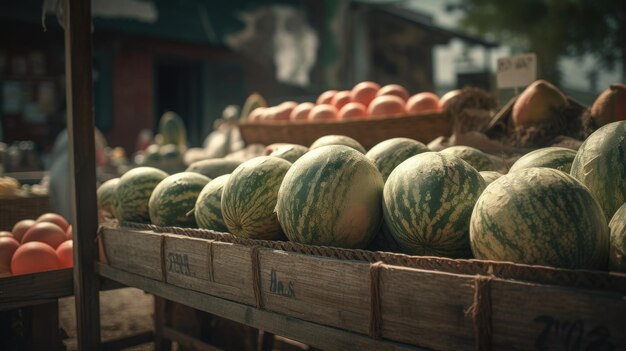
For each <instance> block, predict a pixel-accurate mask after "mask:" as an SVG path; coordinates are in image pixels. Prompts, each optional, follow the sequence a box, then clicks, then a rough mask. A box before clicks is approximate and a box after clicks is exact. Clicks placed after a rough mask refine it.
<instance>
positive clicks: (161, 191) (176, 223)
mask: <svg viewBox="0 0 626 351" xmlns="http://www.w3.org/2000/svg"><path fill="white" fill-rule="evenodd" d="M209 181H210V179H209V178H207V177H205V176H203V175H202V174H198V173H194V172H181V173H176V174H173V175H171V176H169V177H167V178H165V179H163V181H161V182H160V183H159V185H157V186H156V188H154V191H153V192H152V195H151V196H150V201H149V203H148V208H149V210H150V221H151V222H152V224H154V225H158V226H168V227H188V228H195V227H196V220H195V218H194V216H193V215H190V214H188V213H189V212H190V211H191V210H193V209H194V207H195V204H196V199H197V198H198V195H199V194H200V192H201V191H202V189H203V188H204V186H205V185H206V184H207V183H208V182H209Z"/></svg>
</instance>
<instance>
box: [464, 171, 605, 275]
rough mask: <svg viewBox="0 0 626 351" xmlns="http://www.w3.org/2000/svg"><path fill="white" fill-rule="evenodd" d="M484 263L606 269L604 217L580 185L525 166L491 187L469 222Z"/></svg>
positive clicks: (559, 174) (561, 175)
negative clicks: (497, 262) (503, 262)
mask: <svg viewBox="0 0 626 351" xmlns="http://www.w3.org/2000/svg"><path fill="white" fill-rule="evenodd" d="M470 239H471V245H472V252H473V253H474V256H475V257H476V258H479V259H485V260H496V261H510V262H515V263H525V264H537V265H549V266H556V267H562V268H584V269H593V268H603V267H606V263H607V258H608V252H609V233H608V226H607V223H606V219H605V217H604V213H603V212H602V209H601V208H600V205H599V204H598V202H597V201H596V200H595V199H594V198H593V196H592V195H591V193H590V192H589V190H588V189H587V188H586V187H585V186H584V185H582V184H581V183H580V182H579V181H577V180H576V179H574V178H573V177H571V176H570V175H568V174H567V173H563V172H561V171H558V170H555V169H551V168H526V169H523V170H520V171H518V172H514V173H509V174H507V175H505V176H502V177H500V179H498V180H496V181H495V182H493V183H491V184H490V185H489V186H488V187H487V189H486V190H485V192H484V193H483V194H482V195H481V196H480V198H479V199H478V202H477V203H476V206H475V208H474V212H473V213H472V219H471V224H470Z"/></svg>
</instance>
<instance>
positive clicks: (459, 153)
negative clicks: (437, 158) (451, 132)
mask: <svg viewBox="0 0 626 351" xmlns="http://www.w3.org/2000/svg"><path fill="white" fill-rule="evenodd" d="M439 152H440V153H442V154H444V155H452V156H456V157H458V158H460V159H462V160H463V161H465V162H467V163H469V164H470V165H471V166H472V167H474V168H476V170H477V171H479V172H481V171H493V170H495V166H494V164H493V162H491V159H490V158H489V156H487V154H485V153H484V152H482V151H480V150H478V149H476V148H473V147H471V146H462V145H458V146H451V147H448V148H446V149H444V150H441V151H439Z"/></svg>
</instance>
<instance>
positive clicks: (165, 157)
mask: <svg viewBox="0 0 626 351" xmlns="http://www.w3.org/2000/svg"><path fill="white" fill-rule="evenodd" d="M159 153H160V154H161V163H160V167H159V168H160V169H162V170H164V171H165V172H167V173H170V174H172V173H179V172H182V171H183V170H184V169H185V165H184V163H183V154H182V153H181V152H180V148H179V147H178V146H176V145H174V144H167V145H163V146H161V148H160V149H159Z"/></svg>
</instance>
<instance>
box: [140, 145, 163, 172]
mask: <svg viewBox="0 0 626 351" xmlns="http://www.w3.org/2000/svg"><path fill="white" fill-rule="evenodd" d="M159 149H160V147H159V145H157V144H152V145H150V146H148V147H147V148H146V151H145V153H144V158H143V163H142V165H144V166H146V167H160V165H161V153H160V152H159Z"/></svg>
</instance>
